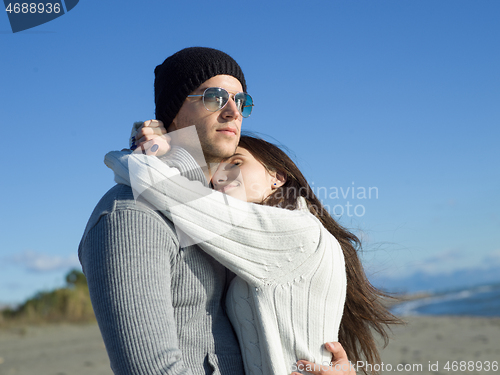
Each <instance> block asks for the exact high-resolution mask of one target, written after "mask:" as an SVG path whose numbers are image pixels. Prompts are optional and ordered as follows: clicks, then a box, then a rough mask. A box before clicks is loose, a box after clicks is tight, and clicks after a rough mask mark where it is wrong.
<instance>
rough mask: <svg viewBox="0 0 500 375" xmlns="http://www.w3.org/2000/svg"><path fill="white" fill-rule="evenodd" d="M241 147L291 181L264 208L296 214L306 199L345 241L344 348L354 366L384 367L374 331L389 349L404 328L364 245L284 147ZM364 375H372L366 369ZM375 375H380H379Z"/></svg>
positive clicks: (252, 141) (259, 142)
mask: <svg viewBox="0 0 500 375" xmlns="http://www.w3.org/2000/svg"><path fill="white" fill-rule="evenodd" d="M239 146H240V147H243V148H244V149H246V150H248V151H249V152H250V153H251V154H252V155H253V156H254V157H255V158H256V159H257V160H258V161H260V162H261V163H262V165H264V167H265V168H266V169H267V170H269V171H271V172H281V173H282V174H283V175H285V176H286V182H285V183H284V185H283V186H281V187H280V188H278V189H276V190H275V191H274V192H273V194H271V195H270V196H269V197H267V198H266V199H265V200H264V201H263V202H262V204H264V205H267V206H275V207H281V208H285V209H289V210H294V209H296V208H297V198H298V197H299V196H302V197H304V198H305V199H306V201H307V205H308V207H309V210H310V211H311V213H312V214H313V215H315V216H316V217H317V218H318V219H319V220H320V221H321V223H322V224H323V225H324V227H325V228H326V229H327V230H328V231H329V232H330V233H331V234H332V235H333V236H334V237H335V238H336V239H337V241H339V243H340V246H341V247H342V251H343V253H344V259H345V267H346V276H347V293H346V301H345V305H344V313H343V315H342V320H341V322H340V329H339V342H340V343H341V344H342V347H343V348H344V350H345V351H346V353H347V358H348V359H349V360H350V361H351V363H355V362H357V361H362V360H366V361H367V362H368V363H370V364H372V369H373V365H374V364H376V363H380V356H379V352H378V350H377V346H376V343H375V340H374V337H373V334H372V329H373V330H374V331H375V332H377V333H378V334H379V335H380V336H381V337H382V338H383V340H384V345H387V343H388V341H389V336H388V333H387V329H388V325H389V324H400V323H402V321H401V320H400V319H399V318H398V317H396V316H394V315H393V314H392V313H390V312H389V310H388V309H387V308H386V307H385V305H384V304H383V300H384V299H388V298H389V299H394V297H393V296H390V295H388V294H387V293H384V292H383V291H381V290H379V289H377V288H375V287H374V286H373V285H372V284H371V283H370V282H369V281H368V279H367V277H366V275H365V272H364V270H363V266H362V265H361V261H360V259H359V257H358V250H360V249H361V242H360V240H359V239H358V238H357V237H356V236H355V235H354V234H352V233H351V232H349V231H348V230H346V229H345V228H343V227H342V226H341V225H340V224H339V223H337V222H336V221H335V220H334V219H333V218H332V217H331V216H330V214H329V213H328V211H327V210H326V209H325V208H324V207H323V205H322V204H321V202H320V200H319V199H318V198H317V197H316V195H315V194H314V192H313V191H312V189H311V187H310V186H309V184H308V183H307V181H306V179H305V178H304V176H303V175H302V173H301V172H300V170H299V169H298V168H297V166H296V165H295V163H294V162H293V161H292V160H291V159H290V157H288V155H287V154H286V153H285V152H284V151H282V150H281V149H280V148H279V147H277V146H276V145H274V144H272V143H269V142H267V141H265V140H263V139H259V138H256V137H253V136H249V135H243V136H242V137H241V139H240V143H239ZM362 371H363V372H364V373H365V374H366V373H368V372H367V370H366V369H365V368H363V370H362ZM370 372H372V373H376V371H370Z"/></svg>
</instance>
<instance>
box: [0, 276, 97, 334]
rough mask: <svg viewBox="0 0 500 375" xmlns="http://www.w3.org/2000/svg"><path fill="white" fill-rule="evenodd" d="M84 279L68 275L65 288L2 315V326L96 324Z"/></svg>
mask: <svg viewBox="0 0 500 375" xmlns="http://www.w3.org/2000/svg"><path fill="white" fill-rule="evenodd" d="M94 320H95V316H94V311H93V310H92V304H91V302H90V296H89V288H88V286H87V279H86V278H85V275H84V274H83V273H82V272H81V271H79V270H76V269H73V270H71V271H70V272H69V273H68V274H67V275H66V287H64V288H59V289H55V290H53V291H49V292H39V293H37V294H36V295H35V296H34V297H33V298H30V299H28V300H27V301H26V302H24V303H23V304H22V305H20V306H19V307H17V308H15V309H11V308H7V309H4V310H3V311H2V314H1V316H0V323H2V324H3V325H8V324H9V323H24V324H37V323H56V322H70V323H83V322H90V321H94Z"/></svg>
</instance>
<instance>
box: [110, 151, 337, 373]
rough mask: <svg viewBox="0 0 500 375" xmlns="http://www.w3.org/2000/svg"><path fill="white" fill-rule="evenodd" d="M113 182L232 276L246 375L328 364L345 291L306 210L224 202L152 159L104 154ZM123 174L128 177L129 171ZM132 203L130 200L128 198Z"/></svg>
mask: <svg viewBox="0 0 500 375" xmlns="http://www.w3.org/2000/svg"><path fill="white" fill-rule="evenodd" d="M105 162H106V164H107V165H108V167H110V168H111V169H112V170H113V171H114V172H115V180H116V181H117V182H118V183H124V184H127V185H130V186H132V188H133V189H134V194H141V193H142V195H141V197H144V198H145V199H146V200H147V201H148V202H149V203H151V204H152V205H153V206H155V207H156V208H157V209H158V210H160V211H161V212H162V213H164V214H165V215H166V216H167V217H168V218H170V219H171V220H172V221H173V222H174V224H175V225H176V229H177V232H178V234H181V236H182V237H184V240H185V235H187V236H188V237H190V238H191V243H198V245H199V246H200V247H201V248H202V249H203V250H204V251H206V252H207V253H209V254H210V255H211V256H213V257H214V258H215V259H217V260H218V261H219V262H220V263H222V264H223V265H224V266H226V267H227V268H229V269H230V270H231V271H233V272H234V273H235V274H236V275H237V277H236V278H235V279H234V280H233V281H232V283H231V286H230V288H229V290H228V295H227V310H228V315H229V318H230V319H231V323H232V324H233V327H234V329H235V331H236V334H237V336H238V340H239V343H240V347H241V352H242V355H243V361H244V364H245V373H246V375H253V374H265V375H271V374H272V375H288V374H290V373H291V372H292V371H293V370H296V368H295V367H294V365H295V362H296V361H297V360H299V359H306V360H309V361H312V362H315V363H320V364H321V363H326V362H327V363H329V362H330V360H331V354H330V353H329V352H328V351H326V350H325V349H324V346H323V344H324V343H325V342H329V341H338V329H339V325H340V321H341V318H342V312H343V308H344V302H345V293H346V274H345V265H344V257H343V254H342V249H341V247H340V245H339V243H338V241H337V240H336V239H335V238H334V237H333V236H332V235H331V234H330V232H328V231H327V230H326V229H325V228H324V227H323V225H322V224H321V222H320V221H319V220H318V219H317V218H316V217H314V216H313V215H312V214H311V213H310V212H309V211H308V209H307V207H306V205H305V201H304V200H303V198H302V201H301V202H299V203H301V204H300V205H301V209H299V210H296V211H290V210H285V209H281V208H276V207H269V206H262V205H258V204H252V203H247V202H243V201H240V200H237V199H234V198H232V197H230V196H227V195H225V194H222V193H219V192H215V191H213V190H210V189H208V188H206V187H204V186H203V185H202V184H201V183H200V182H198V181H189V180H187V179H186V178H184V177H181V176H180V175H179V173H178V171H177V170H176V169H175V168H170V167H168V166H167V165H166V164H164V163H163V162H161V161H160V160H159V159H158V158H156V157H150V156H144V155H136V154H133V155H130V154H127V153H123V152H110V153H109V154H107V155H106V159H105ZM129 170H130V173H129ZM135 196H136V198H137V195H135Z"/></svg>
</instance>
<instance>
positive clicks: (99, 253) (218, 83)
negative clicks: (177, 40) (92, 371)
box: [78, 47, 246, 375]
mask: <svg viewBox="0 0 500 375" xmlns="http://www.w3.org/2000/svg"><path fill="white" fill-rule="evenodd" d="M208 88H222V89H225V90H226V91H227V93H229V97H230V98H229V100H228V101H227V103H226V104H225V105H224V106H223V108H221V109H219V108H218V107H217V108H213V107H211V106H210V105H209V104H207V100H208V99H207V97H203V95H204V93H205V90H206V89H208ZM239 92H246V82H245V78H244V75H243V72H242V71H241V68H240V67H239V65H238V64H237V63H236V61H234V60H233V59H232V58H231V57H230V56H228V55H227V54H225V53H223V52H221V51H218V50H214V49H210V48H201V47H194V48H186V49H184V50H181V51H179V52H177V53H176V54H174V55H172V56H170V57H169V58H167V59H166V60H165V61H164V63H163V64H161V65H159V66H157V67H156V69H155V103H156V117H157V119H159V120H161V121H162V122H163V123H164V124H165V126H167V127H168V130H170V131H171V130H179V129H184V128H186V127H188V126H191V125H196V131H197V133H198V138H199V144H201V147H202V150H203V154H204V157H205V159H206V161H207V162H208V163H215V162H218V161H220V160H221V159H223V158H225V157H229V156H231V155H232V154H233V153H234V151H235V149H236V146H237V144H238V141H239V137H240V130H241V121H242V112H243V108H242V106H241V103H240V102H238V103H239V105H238V104H237V102H236V100H235V99H236V98H235V97H234V96H235V94H237V93H239ZM243 97H244V98H245V96H243ZM238 98H241V95H240V96H239V97H238ZM206 99H207V100H206ZM219 104H220V105H222V104H223V103H220V102H219ZM207 109H208V110H207ZM214 109H216V111H213V110H214ZM243 113H244V114H245V113H246V112H243ZM180 133H183V132H180ZM194 141H195V139H193V138H190V137H183V136H182V135H181V136H180V137H179V139H177V140H176V144H178V145H180V146H182V147H183V148H184V149H185V150H187V151H188V152H192V153H195V151H196V149H197V147H196V146H197V144H196V142H194ZM184 152H185V151H184V150H182V149H176V150H173V151H171V152H170V153H169V161H168V162H169V163H170V164H171V165H173V166H176V167H181V173H182V174H184V175H185V176H186V177H188V178H190V179H198V180H201V179H203V176H200V175H199V172H198V174H197V171H199V169H197V168H192V169H187V168H186V166H185V165H184V167H182V163H181V164H179V165H177V164H176V160H183V161H184V160H186V159H187V158H186V155H185V154H184ZM193 156H195V159H196V160H200V158H197V157H196V155H193ZM208 175H209V172H208V170H207V171H206V176H207V177H208ZM205 183H206V180H205ZM78 253H79V258H80V262H81V263H82V267H83V270H84V272H85V275H86V276H87V280H88V284H89V290H90V294H91V299H92V304H93V307H94V311H95V313H96V317H97V320H98V323H99V328H100V330H101V333H102V336H103V339H104V342H105V344H106V350H107V351H108V355H109V358H110V362H111V367H112V369H113V371H114V372H115V373H116V374H212V373H213V374H231V375H233V374H243V373H244V370H243V364H242V361H241V354H240V350H239V346H238V342H237V339H236V337H235V335H234V332H233V330H232V328H231V325H230V322H229V320H228V318H227V316H226V314H225V312H224V309H223V295H224V291H225V287H226V285H227V281H228V280H227V271H226V269H225V268H224V267H223V266H222V265H220V264H218V263H217V262H216V261H215V260H214V259H213V258H211V257H210V256H208V255H207V254H205V253H204V252H203V251H201V249H199V248H198V246H196V245H192V246H188V247H184V248H181V243H180V242H179V239H178V237H177V235H176V232H175V228H174V225H173V224H172V223H171V222H170V221H169V220H167V219H166V218H165V217H164V216H162V215H161V214H160V213H158V212H157V211H154V210H153V209H152V208H151V207H149V206H148V205H147V204H146V203H144V202H141V201H135V200H134V197H133V194H132V190H131V189H130V188H129V187H128V186H125V185H116V186H114V187H113V188H112V189H111V190H109V191H108V192H107V193H106V195H105V196H104V197H103V198H102V199H101V201H100V202H99V203H98V205H97V207H96V208H95V210H94V212H93V213H92V216H91V217H90V220H89V222H88V224H87V227H86V229H85V233H84V235H83V238H82V241H81V243H80V247H79V251H78Z"/></svg>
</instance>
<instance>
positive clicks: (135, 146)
mask: <svg viewBox="0 0 500 375" xmlns="http://www.w3.org/2000/svg"><path fill="white" fill-rule="evenodd" d="M132 141H133V143H132V146H131V149H132V150H137V152H142V153H144V154H148V155H156V156H162V155H164V154H166V153H167V152H168V151H169V150H170V143H169V142H170V137H169V136H168V135H167V130H166V129H165V127H164V126H163V122H161V121H159V120H148V121H144V122H143V123H142V125H141V126H140V127H139V128H138V129H137V132H136V133H135V135H134V136H133V137H132Z"/></svg>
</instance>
